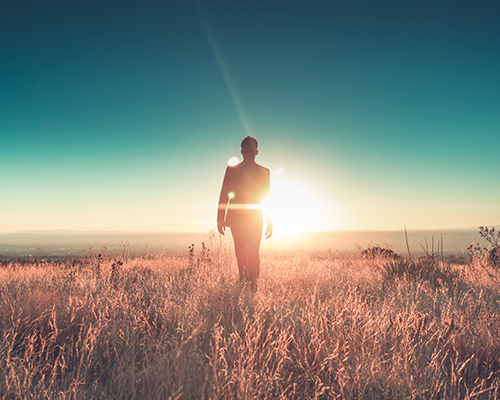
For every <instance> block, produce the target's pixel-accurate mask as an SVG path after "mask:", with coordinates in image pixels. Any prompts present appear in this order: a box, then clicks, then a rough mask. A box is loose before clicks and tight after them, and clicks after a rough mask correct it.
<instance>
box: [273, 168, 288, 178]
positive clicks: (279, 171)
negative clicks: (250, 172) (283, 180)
mask: <svg viewBox="0 0 500 400" xmlns="http://www.w3.org/2000/svg"><path fill="white" fill-rule="evenodd" d="M284 173H285V170H284V169H283V168H278V169H277V170H275V171H273V177H274V178H279V177H280V176H282V175H283V174H284Z"/></svg>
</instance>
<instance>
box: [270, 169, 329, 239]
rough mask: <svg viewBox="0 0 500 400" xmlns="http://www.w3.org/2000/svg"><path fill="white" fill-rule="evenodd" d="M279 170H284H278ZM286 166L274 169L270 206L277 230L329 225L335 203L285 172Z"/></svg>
mask: <svg viewBox="0 0 500 400" xmlns="http://www.w3.org/2000/svg"><path fill="white" fill-rule="evenodd" d="M277 171H280V172H279V173H278V174H276V172H277ZM283 174H284V171H283V169H282V168H280V169H279V170H276V171H274V172H273V178H275V179H273V181H272V184H271V186H272V187H271V191H272V195H271V201H270V208H271V210H272V213H273V217H274V230H275V232H276V233H278V234H285V235H286V234H296V233H302V232H311V231H320V230H325V229H328V228H329V227H328V226H327V224H328V222H329V221H330V216H331V215H332V214H333V212H332V205H331V204H329V205H328V206H327V205H326V202H325V201H324V199H323V198H321V195H320V194H319V193H317V192H314V191H313V190H312V189H311V188H310V187H308V186H307V185H305V184H302V183H301V182H298V181H295V180H291V179H287V177H284V176H282V175H283Z"/></svg>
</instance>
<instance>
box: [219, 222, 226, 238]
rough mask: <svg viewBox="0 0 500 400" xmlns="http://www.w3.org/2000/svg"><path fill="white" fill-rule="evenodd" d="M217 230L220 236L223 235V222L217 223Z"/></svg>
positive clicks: (224, 228)
mask: <svg viewBox="0 0 500 400" xmlns="http://www.w3.org/2000/svg"><path fill="white" fill-rule="evenodd" d="M217 230H218V231H219V233H220V234H221V235H224V234H225V232H224V231H225V230H226V225H224V222H217Z"/></svg>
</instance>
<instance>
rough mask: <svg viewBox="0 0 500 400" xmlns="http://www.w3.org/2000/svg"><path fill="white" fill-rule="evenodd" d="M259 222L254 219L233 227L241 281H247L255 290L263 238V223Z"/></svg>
mask: <svg viewBox="0 0 500 400" xmlns="http://www.w3.org/2000/svg"><path fill="white" fill-rule="evenodd" d="M259 222H260V221H259ZM259 222H257V223H256V222H253V221H252V223H247V224H245V225H238V226H232V227H231V232H232V234H233V240H234V248H235V253H236V259H237V260H238V270H239V273H240V281H247V282H248V283H249V284H250V288H251V289H252V290H253V291H256V290H257V279H258V277H259V273H260V257H259V247H260V241H261V238H262V223H259Z"/></svg>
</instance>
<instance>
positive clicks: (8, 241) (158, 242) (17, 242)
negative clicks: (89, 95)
mask: <svg viewBox="0 0 500 400" xmlns="http://www.w3.org/2000/svg"><path fill="white" fill-rule="evenodd" d="M496 229H499V227H496ZM207 233H208V232H197V233H137V232H100V231H96V232H79V231H70V230H57V231H29V232H16V233H4V234H0V256H1V255H4V256H5V255H9V256H12V255H26V254H32V255H49V254H53V255H68V254H69V255H84V254H85V253H84V251H83V250H86V252H88V247H89V246H92V247H93V249H94V251H95V252H99V251H101V249H102V247H103V246H106V247H107V248H108V252H110V253H112V252H115V253H116V252H120V251H121V250H122V249H123V246H128V248H129V250H131V251H133V252H136V253H146V252H178V251H182V252H187V251H188V247H189V246H190V245H191V244H195V246H196V247H199V246H200V244H201V241H202V238H203V237H204V235H206V234H207ZM433 237H434V239H433ZM441 237H442V239H443V251H444V253H445V255H462V254H465V255H466V254H467V247H468V246H469V245H471V244H472V243H476V242H480V243H483V244H485V243H484V241H483V240H482V239H481V238H480V236H479V233H478V229H476V228H474V229H454V230H414V231H411V230H409V231H408V242H409V246H410V251H411V252H412V255H415V256H418V255H423V254H425V253H424V250H423V249H422V247H423V248H426V249H427V251H428V252H432V248H433V247H432V246H433V240H434V252H435V253H437V251H438V246H440V243H441ZM426 241H427V244H426ZM356 245H358V246H361V247H363V248H366V247H367V246H369V245H371V246H382V247H387V246H388V247H390V248H392V249H393V250H394V251H395V252H396V253H398V254H401V255H407V253H408V251H407V246H406V239H405V235H404V231H403V230H400V231H327V232H314V233H307V234H301V235H295V236H293V237H292V236H290V237H284V236H281V237H280V235H279V234H276V235H275V236H274V237H273V238H271V239H270V240H262V248H263V249H270V248H280V249H316V250H327V249H331V250H340V251H345V250H355V248H356ZM87 254H88V253H87Z"/></svg>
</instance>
